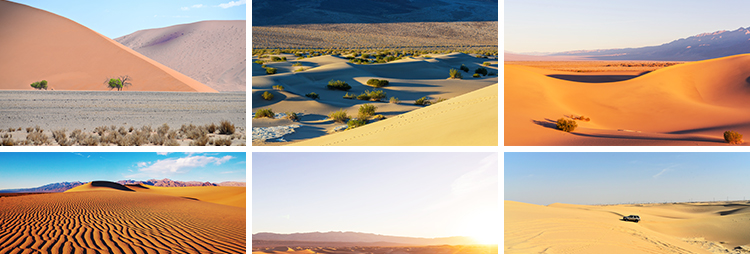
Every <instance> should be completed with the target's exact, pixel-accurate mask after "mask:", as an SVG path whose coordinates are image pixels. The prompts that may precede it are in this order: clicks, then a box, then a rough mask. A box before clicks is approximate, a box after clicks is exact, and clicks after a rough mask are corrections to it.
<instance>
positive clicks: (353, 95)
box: [344, 93, 357, 99]
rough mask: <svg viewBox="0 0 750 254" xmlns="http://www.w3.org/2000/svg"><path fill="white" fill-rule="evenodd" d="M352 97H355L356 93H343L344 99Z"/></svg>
mask: <svg viewBox="0 0 750 254" xmlns="http://www.w3.org/2000/svg"><path fill="white" fill-rule="evenodd" d="M354 98H357V95H355V94H349V93H346V94H344V99H354Z"/></svg>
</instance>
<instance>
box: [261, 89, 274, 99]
mask: <svg viewBox="0 0 750 254" xmlns="http://www.w3.org/2000/svg"><path fill="white" fill-rule="evenodd" d="M260 97H263V99H264V100H267V101H270V100H273V94H272V93H270V92H268V91H265V92H263V94H261V95H260Z"/></svg>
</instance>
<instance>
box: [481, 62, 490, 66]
mask: <svg viewBox="0 0 750 254" xmlns="http://www.w3.org/2000/svg"><path fill="white" fill-rule="evenodd" d="M482 65H484V66H490V62H484V63H482Z"/></svg>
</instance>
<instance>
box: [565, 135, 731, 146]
mask: <svg viewBox="0 0 750 254" xmlns="http://www.w3.org/2000/svg"><path fill="white" fill-rule="evenodd" d="M570 134H573V135H576V136H581V137H591V138H612V139H631V140H652V141H696V142H713V143H726V142H724V140H723V139H718V138H704V137H679V138H667V137H642V136H628V135H614V134H586V133H580V132H571V133H570Z"/></svg>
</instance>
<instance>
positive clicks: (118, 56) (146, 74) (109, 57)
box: [0, 1, 216, 92]
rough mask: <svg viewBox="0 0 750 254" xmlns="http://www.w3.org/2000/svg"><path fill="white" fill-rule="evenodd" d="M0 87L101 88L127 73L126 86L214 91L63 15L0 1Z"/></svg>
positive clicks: (145, 89) (135, 88)
mask: <svg viewBox="0 0 750 254" xmlns="http://www.w3.org/2000/svg"><path fill="white" fill-rule="evenodd" d="M0 56H2V59H3V60H2V61H0V89H19V90H31V89H33V88H32V87H31V86H30V84H31V83H32V82H35V81H41V80H47V81H48V82H49V83H48V86H49V88H51V89H55V90H107V89H109V88H108V87H107V85H105V84H104V82H105V81H106V80H107V79H108V78H113V77H117V76H121V75H128V76H130V77H131V78H132V82H131V83H132V86H129V87H126V88H125V90H126V91H184V92H216V90H214V89H212V88H210V87H208V86H206V85H204V84H201V83H200V82H198V81H195V80H193V79H191V78H189V77H187V76H185V75H183V74H181V73H179V72H177V71H174V70H172V69H170V68H168V67H166V66H164V65H162V64H159V63H157V62H156V61H154V60H151V59H149V58H147V57H145V56H143V55H141V54H139V53H137V52H135V51H133V50H131V49H129V48H127V47H125V46H123V45H121V44H119V43H117V42H115V41H113V40H111V39H109V38H107V37H105V36H103V35H101V34H99V33H97V32H94V31H92V30H91V29H89V28H86V27H84V26H82V25H80V24H78V23H75V22H73V21H71V20H69V19H67V18H64V17H61V16H58V15H55V14H52V13H49V12H47V11H43V10H39V9H35V8H32V7H29V6H25V5H21V4H17V3H12V2H7V1H0Z"/></svg>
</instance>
